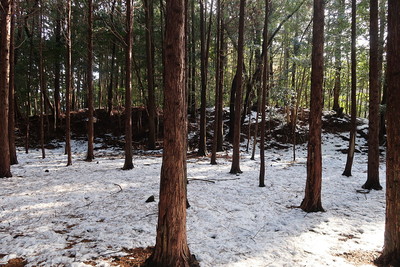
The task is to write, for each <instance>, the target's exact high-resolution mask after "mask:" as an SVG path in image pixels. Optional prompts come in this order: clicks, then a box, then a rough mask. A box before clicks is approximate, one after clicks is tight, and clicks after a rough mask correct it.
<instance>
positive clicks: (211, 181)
mask: <svg viewBox="0 0 400 267" xmlns="http://www.w3.org/2000/svg"><path fill="white" fill-rule="evenodd" d="M188 181H202V182H208V183H213V184H215V181H214V180H208V179H200V178H188Z"/></svg>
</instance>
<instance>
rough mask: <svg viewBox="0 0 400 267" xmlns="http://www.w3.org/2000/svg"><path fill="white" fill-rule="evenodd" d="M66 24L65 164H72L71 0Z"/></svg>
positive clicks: (68, 4)
mask: <svg viewBox="0 0 400 267" xmlns="http://www.w3.org/2000/svg"><path fill="white" fill-rule="evenodd" d="M66 4H67V25H66V40H65V41H66V50H67V51H66V52H67V57H66V77H65V79H66V81H65V86H66V91H65V105H66V109H65V110H66V111H65V113H66V116H65V124H66V125H65V152H66V154H67V166H69V165H72V154H71V91H72V80H73V79H72V59H71V58H72V53H71V49H72V47H71V43H72V42H71V0H67V2H66Z"/></svg>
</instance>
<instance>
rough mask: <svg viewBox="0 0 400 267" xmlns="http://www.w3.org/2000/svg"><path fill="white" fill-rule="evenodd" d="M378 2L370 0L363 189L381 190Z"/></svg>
mask: <svg viewBox="0 0 400 267" xmlns="http://www.w3.org/2000/svg"><path fill="white" fill-rule="evenodd" d="M378 11H379V9H378V0H370V33H369V35H370V56H369V113H368V118H369V125H368V173H367V181H366V182H365V184H364V185H363V186H362V187H363V188H365V189H375V190H381V189H382V186H381V185H380V183H379V65H378V64H379V61H378V56H379V55H378V49H379V43H378V41H379V38H378V29H379V28H378Z"/></svg>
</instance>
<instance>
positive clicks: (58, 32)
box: [54, 0, 62, 130]
mask: <svg viewBox="0 0 400 267" xmlns="http://www.w3.org/2000/svg"><path fill="white" fill-rule="evenodd" d="M57 6H58V8H57V11H56V12H57V15H56V16H57V18H56V28H55V38H56V45H55V46H56V53H55V61H54V109H55V114H54V116H55V117H54V129H55V130H56V129H57V127H58V126H59V123H60V119H61V100H60V87H61V86H60V81H61V73H60V69H61V62H60V52H61V50H62V44H61V15H60V9H61V5H60V2H59V0H57Z"/></svg>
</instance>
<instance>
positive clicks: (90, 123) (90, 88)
mask: <svg viewBox="0 0 400 267" xmlns="http://www.w3.org/2000/svg"><path fill="white" fill-rule="evenodd" d="M86 83H87V93H88V126H87V127H88V147H87V154H86V161H89V162H90V161H92V160H93V159H94V153H93V142H94V120H93V113H94V103H93V102H94V101H93V0H88V59H87V82H86Z"/></svg>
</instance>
